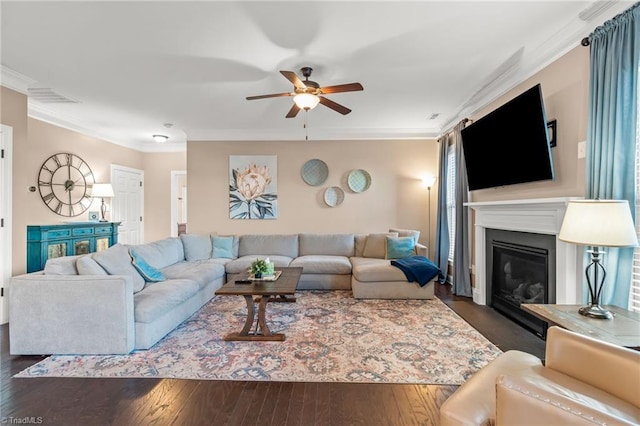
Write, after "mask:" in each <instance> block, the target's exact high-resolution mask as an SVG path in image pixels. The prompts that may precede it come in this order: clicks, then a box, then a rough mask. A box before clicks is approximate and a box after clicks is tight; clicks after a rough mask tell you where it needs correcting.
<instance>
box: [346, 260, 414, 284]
mask: <svg viewBox="0 0 640 426" xmlns="http://www.w3.org/2000/svg"><path fill="white" fill-rule="evenodd" d="M351 264H352V265H353V266H352V267H351V273H352V274H353V277H354V278H355V279H357V280H358V281H361V282H383V281H407V277H406V276H405V275H404V272H402V271H401V270H400V269H399V268H396V267H395V266H391V261H389V260H386V259H373V258H367V257H352V258H351Z"/></svg>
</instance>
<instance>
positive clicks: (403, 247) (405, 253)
mask: <svg viewBox="0 0 640 426" xmlns="http://www.w3.org/2000/svg"><path fill="white" fill-rule="evenodd" d="M415 254H416V242H415V239H414V238H413V237H387V253H386V256H385V258H386V259H403V258H405V257H411V256H413V255H415Z"/></svg>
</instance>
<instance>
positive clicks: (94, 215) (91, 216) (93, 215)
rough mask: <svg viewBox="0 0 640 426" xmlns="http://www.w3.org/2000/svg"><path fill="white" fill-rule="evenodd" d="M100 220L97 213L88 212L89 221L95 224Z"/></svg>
mask: <svg viewBox="0 0 640 426" xmlns="http://www.w3.org/2000/svg"><path fill="white" fill-rule="evenodd" d="M99 219H100V216H99V213H98V212H89V220H90V221H92V222H97V221H98V220H99Z"/></svg>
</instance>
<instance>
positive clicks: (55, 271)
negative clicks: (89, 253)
mask: <svg viewBox="0 0 640 426" xmlns="http://www.w3.org/2000/svg"><path fill="white" fill-rule="evenodd" d="M82 256H83V255H78V256H63V257H53V258H51V259H47V262H46V263H45V264H44V274H45V275H78V269H77V267H76V262H77V261H78V259H79V258H80V257H82Z"/></svg>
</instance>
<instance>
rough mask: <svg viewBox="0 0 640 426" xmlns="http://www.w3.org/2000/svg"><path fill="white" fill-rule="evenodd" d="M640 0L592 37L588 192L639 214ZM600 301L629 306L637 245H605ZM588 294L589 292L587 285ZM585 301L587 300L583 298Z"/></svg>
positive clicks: (587, 164)
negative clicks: (621, 203)
mask: <svg viewBox="0 0 640 426" xmlns="http://www.w3.org/2000/svg"><path fill="white" fill-rule="evenodd" d="M639 6H640V3H637V4H636V5H634V6H633V7H631V8H630V9H628V10H627V11H626V12H624V13H622V14H620V15H618V16H616V17H615V18H613V19H612V20H610V21H608V22H606V23H605V24H604V25H602V26H601V27H598V28H597V29H596V30H595V31H594V32H593V33H592V34H591V35H590V36H589V41H590V46H591V47H590V49H591V62H590V82H589V124H588V128H587V157H586V171H587V183H586V197H587V198H590V199H593V198H600V199H617V200H628V201H629V205H630V207H631V211H632V215H634V217H635V212H634V208H633V206H634V205H635V197H636V193H635V190H636V189H635V155H634V154H635V149H636V138H637V134H636V132H637V119H638V68H639V67H640V22H639V19H640V7H639ZM605 251H606V254H605V255H604V258H603V264H604V267H605V268H606V270H607V279H606V282H605V285H604V287H603V290H602V296H601V297H602V299H601V301H600V302H601V303H603V304H611V305H617V306H621V307H625V308H626V307H627V306H628V303H629V291H630V286H631V268H632V261H633V249H632V248H624V249H616V248H605ZM583 287H584V288H585V291H584V294H588V292H587V291H586V285H584V283H583ZM585 300H586V299H585Z"/></svg>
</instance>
